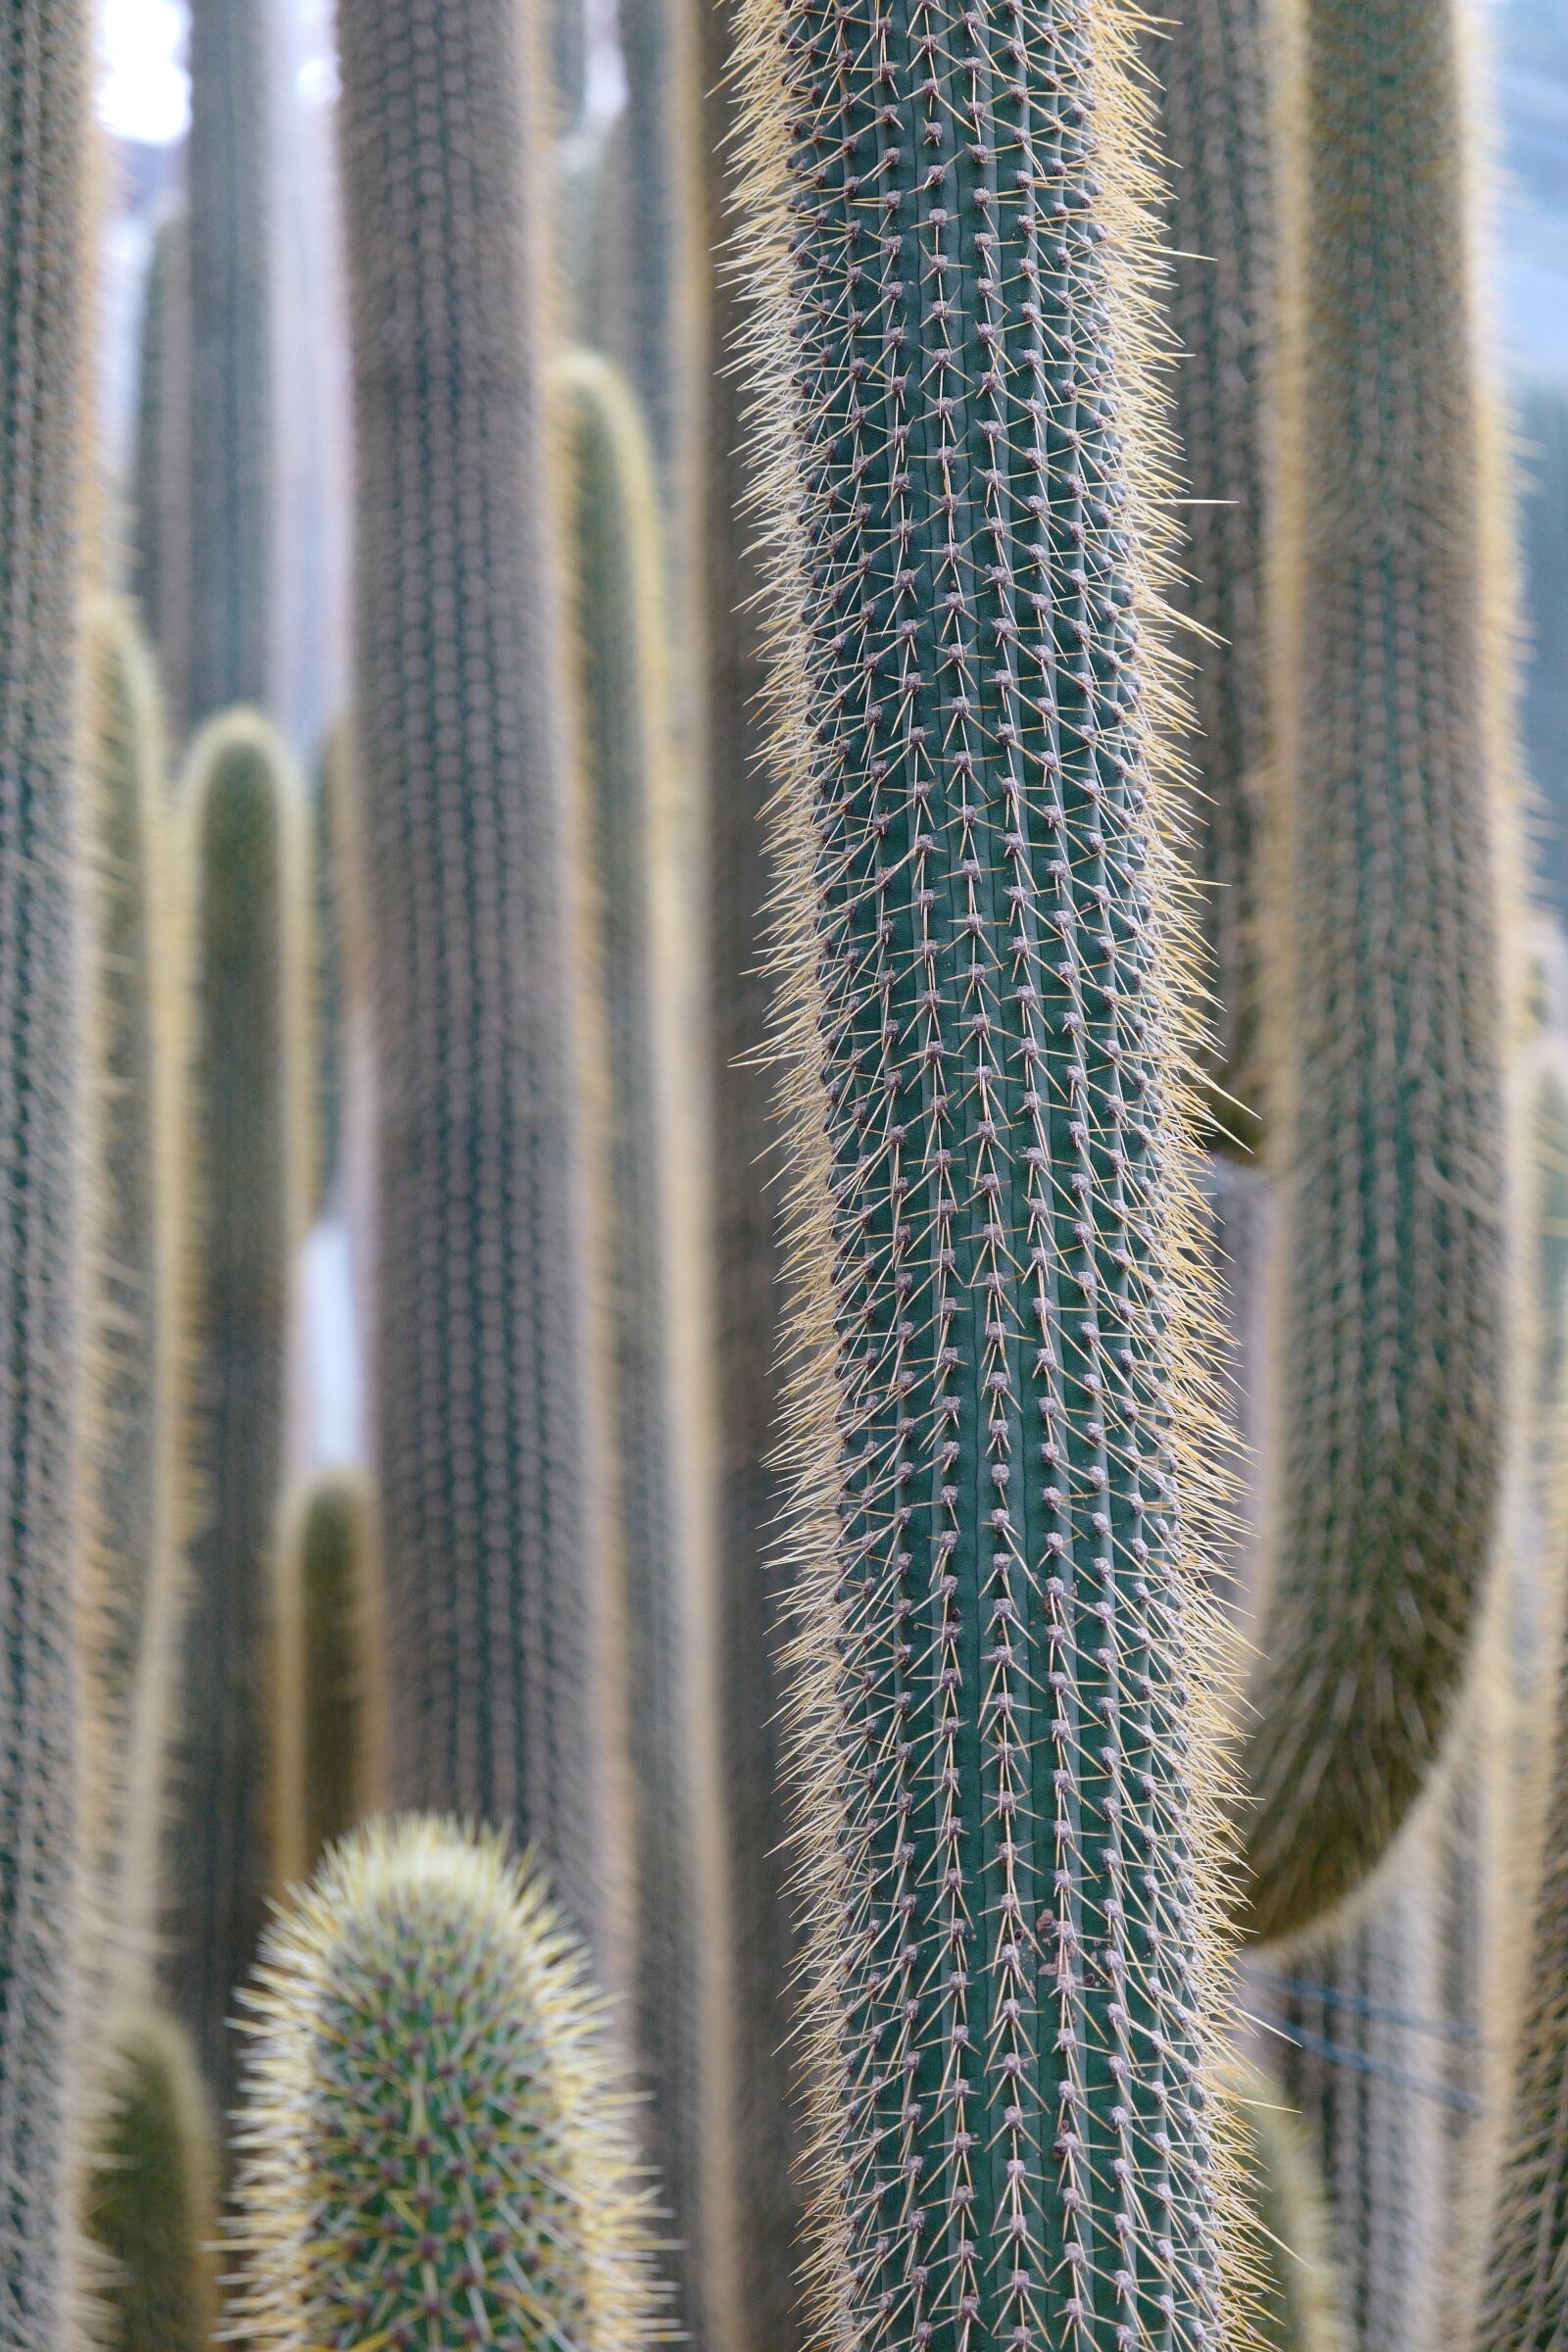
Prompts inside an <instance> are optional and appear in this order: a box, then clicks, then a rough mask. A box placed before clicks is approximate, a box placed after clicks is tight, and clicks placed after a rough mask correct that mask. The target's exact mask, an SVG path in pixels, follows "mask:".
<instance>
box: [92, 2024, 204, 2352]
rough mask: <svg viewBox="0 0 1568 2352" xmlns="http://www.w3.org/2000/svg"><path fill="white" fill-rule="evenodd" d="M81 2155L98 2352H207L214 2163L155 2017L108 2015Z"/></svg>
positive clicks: (186, 2070)
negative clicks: (95, 2110) (86, 2158)
mask: <svg viewBox="0 0 1568 2352" xmlns="http://www.w3.org/2000/svg"><path fill="white" fill-rule="evenodd" d="M106 2045H107V2052H108V2056H107V2062H106V2069H105V2081H104V2084H103V2088H102V2091H101V2093H100V2096H101V2100H102V2111H101V2113H100V2114H99V2116H98V2117H97V2119H96V2124H95V2129H94V2131H93V2135H92V2144H91V2151H90V2174H89V2179H88V2183H87V2199H86V2211H85V2221H86V2228H87V2232H88V2235H89V2237H90V2239H91V2240H92V2243H93V2244H94V2245H95V2246H96V2248H97V2249H98V2254H99V2257H100V2258H101V2259H100V2277H99V2278H98V2280H97V2282H96V2283H97V2292H98V2302H99V2311H100V2317H99V2320H98V2325H97V2330H96V2333H95V2335H94V2339H93V2340H94V2342H95V2343H96V2344H98V2345H100V2346H101V2347H102V2352H207V2347H208V2346H209V2345H210V2344H211V2343H212V2341H213V2338H214V2335H215V2333H216V2330H217V2324H218V2281H217V2275H216V2265H215V2263H214V2260H213V2240H214V2238H215V2236H216V2235H217V2230H218V2164H217V2158H216V2155H215V2152H214V2147H213V2131H212V2123H211V2119H210V2116H209V2112H208V2106H207V2099H206V2094H205V2093H204V2091H203V2089H202V2083H201V2077H200V2074H199V2072H198V2070H197V2066H196V2061H195V2058H194V2056H193V2054H192V2052H191V2047H190V2043H189V2041H188V2040H187V2038H186V2036H185V2035H184V2034H182V2033H181V2031H180V2029H179V2028H178V2027H177V2026H176V2025H174V2024H173V2022H172V2020H171V2019H169V2018H167V2017H164V2016H161V2015H160V2014H159V2013H158V2011H156V2010H143V2009H136V2010H131V2011H128V2012H126V2013H124V2014H123V2015H121V2016H119V2017H117V2018H116V2019H115V2020H114V2021H113V2023H112V2024H111V2025H110V2027H109V2029H108V2032H107V2034H106Z"/></svg>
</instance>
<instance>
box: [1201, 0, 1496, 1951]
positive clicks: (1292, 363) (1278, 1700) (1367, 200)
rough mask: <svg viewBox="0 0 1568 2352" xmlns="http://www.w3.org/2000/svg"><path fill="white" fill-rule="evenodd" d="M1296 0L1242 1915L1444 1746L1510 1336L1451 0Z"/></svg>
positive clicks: (1488, 531)
mask: <svg viewBox="0 0 1568 2352" xmlns="http://www.w3.org/2000/svg"><path fill="white" fill-rule="evenodd" d="M1295 7H1296V10H1297V14H1296V15H1295V17H1293V18H1292V19H1291V20H1290V26H1288V29H1289V31H1290V37H1289V41H1288V42H1287V43H1286V46H1287V47H1292V46H1295V47H1298V48H1299V52H1300V57H1301V61H1302V62H1301V87H1300V90H1299V94H1296V95H1293V96H1292V98H1291V99H1290V100H1289V102H1288V103H1287V105H1286V107H1285V109H1284V112H1285V114H1286V116H1287V117H1288V119H1289V123H1290V124H1291V129H1292V137H1293V141H1294V147H1293V154H1292V158H1291V161H1290V164H1289V168H1288V169H1286V168H1285V167H1282V177H1283V183H1284V186H1285V195H1286V204H1285V229H1284V232H1283V235H1282V250H1281V260H1280V264H1279V268H1280V270H1281V274H1282V280H1283V292H1282V296H1281V305H1282V314H1281V315H1282V319H1283V321H1284V324H1283V326H1282V331H1281V353H1280V362H1279V381H1280V387H1281V391H1280V401H1281V414H1280V425H1279V435H1280V446H1281V451H1282V458H1281V478H1282V483H1283V487H1282V489H1281V493H1280V531H1281V535H1282V543H1281V547H1280V551H1279V556H1278V564H1279V586H1278V623H1279V627H1278V636H1279V644H1278V649H1277V663H1276V678H1275V706H1276V708H1275V716H1274V720H1273V722H1272V724H1273V727H1274V731H1275V749H1276V753H1277V760H1278V768H1279V788H1278V792H1277V796H1276V799H1277V810H1276V811H1275V813H1276V815H1277V821H1278V827H1279V842H1278V849H1277V855H1274V856H1273V857H1272V859H1271V862H1272V864H1273V865H1274V867H1275V868H1276V879H1275V889H1274V895H1273V897H1272V900H1271V904H1270V907H1269V910H1268V924H1267V930H1268V937H1269V940H1270V953H1271V970H1270V974H1269V980H1268V986H1269V991H1270V1002H1271V1005H1272V1007H1273V1013H1272V1030H1273V1034H1272V1039H1271V1043H1270V1046H1269V1054H1270V1061H1271V1076H1270V1087H1271V1093H1270V1114H1269V1115H1270V1149H1271V1151H1273V1150H1275V1149H1276V1148H1277V1152H1278V1158H1277V1170H1278V1174H1279V1178H1280V1182H1281V1188H1282V1196H1281V1205H1280V1213H1279V1220H1278V1232H1279V1236H1280V1256H1279V1263H1278V1266H1277V1269H1276V1276H1275V1281H1276V1292H1275V1295H1276V1296H1277V1298H1278V1299H1279V1301H1280V1304H1279V1309H1278V1313H1277V1316H1276V1331H1277V1335H1278V1348H1279V1369H1278V1377H1277V1379H1276V1382H1275V1392H1276V1402H1277V1409H1278V1423H1277V1429H1276V1430H1275V1432H1274V1433H1273V1434H1272V1436H1271V1438H1270V1440H1269V1442H1268V1444H1267V1445H1266V1446H1265V1449H1264V1458H1265V1461H1266V1462H1267V1463H1268V1464H1269V1468H1270V1474H1271V1478H1272V1481H1273V1488H1274V1491H1273V1493H1272V1495H1271V1496H1270V1499H1269V1504H1268V1510H1267V1525H1266V1527H1265V1530H1264V1537H1263V1544H1264V1551H1265V1555H1266V1566H1267V1570H1268V1576H1267V1587H1268V1589H1269V1599H1268V1605H1267V1609H1266V1613H1265V1616H1264V1620H1263V1627H1262V1633H1261V1639H1260V1647H1261V1651H1262V1658H1263V1663H1262V1664H1261V1666H1260V1668H1259V1670H1258V1673H1257V1675H1256V1677H1255V1688H1254V1690H1253V1692H1252V1694H1251V1695H1252V1704H1251V1707H1250V1727H1251V1728H1250V1735H1249V1738H1248V1740H1247V1743H1246V1752H1245V1755H1244V1757H1243V1779H1244V1783H1245V1786H1246V1787H1247V1789H1248V1790H1249V1792H1250V1804H1249V1807H1248V1809H1247V1819H1246V1829H1245V1838H1246V1891H1245V1908H1246V1913H1247V1918H1248V1925H1249V1927H1250V1930H1251V1932H1252V1933H1254V1934H1255V1935H1256V1936H1260V1937H1264V1938H1270V1937H1278V1936H1287V1935H1291V1936H1294V1935H1297V1934H1299V1932H1301V1931H1303V1930H1305V1929H1307V1928H1308V1927H1309V1926H1310V1925H1311V1923H1312V1922H1313V1921H1314V1920H1316V1919H1319V1918H1321V1917H1323V1916H1325V1915H1326V1914H1327V1913H1328V1912H1329V1911H1330V1910H1331V1909H1332V1908H1333V1906H1334V1905H1336V1904H1337V1903H1339V1902H1340V1901H1342V1900H1343V1899H1345V1898H1346V1897H1348V1895H1349V1894H1350V1893H1351V1892H1352V1891H1353V1890H1354V1889H1355V1887H1357V1886H1358V1885H1359V1884H1360V1883H1361V1881H1362V1880H1364V1878H1365V1877H1366V1875H1367V1873H1368V1872H1369V1871H1370V1870H1371V1868H1372V1867H1373V1865H1374V1864H1375V1863H1376V1862H1377V1860H1378V1859H1379V1857H1380V1855H1381V1854H1382V1853H1383V1851H1384V1850H1385V1848H1386V1847H1387V1845H1388V1843H1389V1841H1390V1839H1391V1838H1392V1837H1393V1836H1394V1834H1395V1832H1396V1831H1397V1828H1398V1827H1399V1825H1400V1823H1401V1822H1402V1821H1403V1820H1404V1818H1405V1816H1406V1814H1407V1813H1408V1811H1409V1808H1410V1806H1411V1804H1412V1803H1413V1801H1414V1799H1415V1797H1416V1796H1417V1794H1418V1793H1419V1791H1420V1790H1421V1789H1422V1787H1423V1786H1424V1784H1425V1782H1426V1780H1427V1778H1428V1775H1429V1773H1430V1770H1431V1768H1432V1765H1433V1762H1434V1759H1435V1758H1436V1757H1437V1755H1438V1754H1439V1752H1440V1750H1441V1748H1442V1745H1443V1742H1444V1740H1445V1737H1446V1733H1447V1730H1448V1728H1449V1724H1450V1720H1451V1717H1452V1714H1453V1710H1454V1705H1455V1701H1456V1697H1457V1693H1458V1691H1459V1689H1460V1685H1461V1682H1462V1678H1463V1673H1464V1669H1465V1664H1466V1660H1467V1658H1468V1656H1469V1654H1470V1650H1471V1647H1472V1633H1473V1629H1474V1625H1475V1623H1476V1620H1477V1616H1478V1611H1479V1607H1480V1603H1481V1598H1482V1595H1483V1593H1484V1592H1485V1589H1486V1585H1487V1580H1488V1570H1489V1567H1490V1564H1491V1561H1492V1558H1493V1556H1494V1554H1495V1549H1496V1545H1497V1531H1498V1529H1499V1526H1500V1524H1501V1515H1502V1489H1503V1481H1504V1474H1505V1468H1506V1463H1505V1449H1506V1445H1507V1432H1508V1427H1509V1413H1508V1394H1509V1377H1510V1372H1511V1370H1512V1367H1513V1365H1514V1363H1515V1355H1516V1351H1515V1349H1514V1348H1513V1345H1512V1335H1511V1333H1510V1330H1509V1314H1508V1304H1509V1292H1510V1274H1511V1269H1510V1267H1509V1264H1508V1247H1507V1231H1508V1218H1509V1214H1510V1201H1511V1196H1512V1191H1513V1168H1512V1159H1513V1152H1512V1138H1511V1135H1510V1128H1509V1117H1508V1110H1507V1106H1506V1104H1505V1102H1504V1099H1503V1086H1502V1074H1501V1064H1502V1051H1503V1040H1504V1032H1505V1027H1506V1006H1505V1002H1504V999H1505V973H1504V968H1503V956H1502V947H1501V940H1502V938H1503V937H1504V935H1505V931H1504V925H1503V922H1502V919H1501V918H1502V914H1503V908H1504V905H1505V892H1506V890H1507V887H1508V883H1509V879H1510V873H1509V858H1510V854H1511V844H1510V841H1509V833H1510V826H1509V813H1510V811H1509V799H1510V794H1511V792H1512V790H1513V786H1514V769H1513V755H1512V746H1511V732H1510V713H1509V710H1508V702H1509V679H1508V675H1507V667H1508V664H1507V657H1506V627H1507V617H1508V616H1507V598H1506V578H1505V574H1506V564H1505V561H1504V557H1505V543H1506V531H1507V501H1506V487H1505V484H1504V483H1503V482H1502V480H1501V462H1500V461H1501V450H1500V443H1499V441H1498V437H1497V436H1496V435H1495V432H1494V431H1493V430H1492V427H1491V421H1490V417H1489V414H1488V410H1487V404H1486V398H1485V388H1484V385H1483V382H1482V368H1481V360H1480V355H1479V351H1478V342H1477V333H1476V328H1475V324H1474V315H1473V303H1472V294H1471V287H1470V278H1469V267H1470V261H1469V257H1470V250H1471V245H1472V237H1471V223H1470V218H1469V195H1468V190H1469V181H1468V176H1467V164H1468V159H1467V147H1468V135H1467V125H1466V123H1465V119H1464V118H1465V104H1464V94H1463V84H1464V82H1465V78H1466V77H1465V75H1464V74H1463V73H1462V72H1461V66H1460V61H1459V58H1458V55H1457V53H1456V46H1455V44H1456V40H1457V37H1458V36H1457V32H1456V25H1455V18H1454V12H1453V10H1452V8H1451V6H1450V4H1449V0H1295ZM1291 26H1293V27H1294V29H1290V27H1291ZM1282 37H1283V36H1282ZM1308 187H1309V189H1310V204H1309V206H1308V203H1307V197H1306V193H1305V191H1306V189H1307V188H1308ZM1371 222H1375V223H1376V233H1375V234H1373V233H1370V231H1369V230H1368V227H1367V224H1368V223H1371ZM1514 927H1515V926H1514V924H1513V922H1512V920H1511V919H1510V921H1509V923H1508V925H1507V926H1506V929H1507V931H1508V932H1510V933H1511V931H1512V930H1513V929H1514ZM1276 1122H1277V1127H1276Z"/></svg>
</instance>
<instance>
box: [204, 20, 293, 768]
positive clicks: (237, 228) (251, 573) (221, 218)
mask: <svg viewBox="0 0 1568 2352" xmlns="http://www.w3.org/2000/svg"><path fill="white" fill-rule="evenodd" d="M269 19H270V10H269V8H268V6H267V0H192V5H191V12H190V100H191V103H190V147H189V158H188V164H187V180H188V185H189V206H188V211H187V221H188V227H187V231H186V237H185V244H186V250H187V251H188V254H189V267H190V408H189V417H188V429H189V443H188V454H187V458H186V463H187V464H188V466H189V468H190V503H189V523H190V557H189V561H190V608H189V620H188V630H189V648H190V670H189V679H188V690H189V709H188V712H187V716H188V718H189V719H190V721H191V722H192V723H193V724H198V723H200V721H201V720H203V719H206V718H210V717H211V716H212V715H213V713H214V712H215V711H224V710H227V709H228V708H229V706H230V705H231V704H235V703H263V702H265V701H266V699H267V690H268V682H269V675H270V665H271V664H270V655H271V632H272V619H273V614H272V597H271V585H272V529H273V492H274V486H275V485H274V481H273V464H272V456H273V452H272V433H273V417H272V318H271V297H272V220H271V201H270V198H271V143H272V65H271V47H270V31H269Z"/></svg>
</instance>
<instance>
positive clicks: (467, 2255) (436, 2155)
mask: <svg viewBox="0 0 1568 2352" xmlns="http://www.w3.org/2000/svg"><path fill="white" fill-rule="evenodd" d="M249 2006H250V2009H251V2012H252V2025H253V2034H254V2038H253V2042H252V2049H251V2055H250V2060H249V2064H248V2068H247V2081H246V2098H245V2104H244V2107H243V2109H242V2111H241V2119H240V2130H239V2139H238V2144H239V2148H240V2152H241V2157H242V2166H241V2174H240V2181H239V2199H238V2203H239V2213H238V2221H237V2225H236V2228H235V2233H234V2234H235V2242H236V2245H237V2248H238V2250H239V2252H240V2254H241V2257H242V2261H243V2266H244V2267H243V2277H242V2283H241V2292H240V2294H239V2296H238V2297H237V2299H236V2305H235V2310H234V2321H235V2331H236V2333H237V2334H238V2335H239V2337H240V2338H241V2340H242V2341H244V2342H245V2343H247V2344H251V2345H254V2346H256V2347H257V2348H258V2352H262V2348H263V2347H267V2346H278V2347H287V2348H288V2352H306V2347H316V2348H318V2352H348V2348H349V2347H351V2346H355V2345H360V2344H364V2343H367V2342H372V2343H390V2344H392V2345H396V2346H405V2347H408V2346H417V2345H426V2344H428V2345H431V2346H434V2345H436V2344H439V2343H442V2342H447V2341H463V2342H473V2343H485V2344H493V2345H495V2346H497V2347H498V2352H539V2348H540V2347H543V2346H550V2347H552V2348H559V2352H639V2348H640V2347H642V2346H645V2345H647V2344H649V2343H652V2342H655V2341H657V2340H658V2339H659V2337H660V2336H661V2335H662V2333H663V2332H664V2329H663V2328H662V2326H661V2324H660V2321H659V2316H658V2315H659V2310H660V2296H659V2293H658V2290H657V2288H656V2285H655V2280H654V2274H653V2266H652V2260H651V2253H650V2247H651V2242H652V2234H653V2233H652V2230H651V2229H650V2226H649V2214H648V2206H649V2194H648V2190H647V2188H646V2186H645V2185H644V2183H643V2180H642V2179H641V2177H640V2176H639V2174H638V2172H637V2169H636V2166H635V2163H634V2160H633V2157H632V2154H631V2144H630V2138H629V2133H628V2129H627V2127H628V2123H629V2120H630V2103H629V2101H628V2100H627V2099H626V2097H625V2095H624V2093H623V2092H622V2090H621V2088H620V2085H619V2082H618V2081H617V2070H616V2067H615V2064H614V2061H613V2056H612V2053H611V2051H610V2049H609V2047H608V2044H607V2042H606V2038H605V2030H604V2023H603V2019H602V2016H601V2013H600V2005H599V2003H598V2000H597V1998H596V1997H595V1995H594V1994H593V1992H592V1990H591V1988H590V1985H589V1983H588V1978H587V1972H586V1969H585V1966H584V1963H583V1960H582V1958H581V1954H580V1950H579V1947H578V1946H577V1944H576V1942H575V1941H574V1939H573V1938H572V1936H570V1934H569V1933H568V1931H567V1930H566V1928H565V1927H564V1923H563V1921H562V1919H561V1917H560V1915H559V1913H558V1912H557V1911H556V1910H555V1908H554V1906H553V1905H552V1904H551V1902H550V1901H549V1899H548V1897H547V1896H546V1894H545V1892H544V1890H543V1887H542V1886H541V1884H540V1882H539V1881H538V1880H537V1879H536V1878H533V1877H531V1876H529V1875H528V1874H527V1873H526V1872H524V1871H523V1870H520V1869H518V1868H517V1867H516V1866H515V1865H514V1864H511V1863H509V1862H508V1861H507V1860H506V1859H505V1855H504V1851H503V1847H502V1845H501V1842H500V1840H499V1839H473V1838H468V1837H466V1836H465V1835H462V1834H460V1833H459V1832H458V1831H457V1830H456V1829H454V1828H453V1827H452V1826H450V1825H447V1824H442V1823H439V1822H436V1821H432V1820H427V1819H421V1818H417V1817H415V1818H412V1819H405V1820H400V1821H396V1822H390V1823H384V1824H383V1823H376V1824H372V1825H371V1826H370V1827H369V1828H368V1829H367V1830H365V1831H363V1832H362V1833H360V1834H359V1835H358V1836H357V1837H354V1838H349V1839H347V1840H346V1841H345V1842H344V1843H343V1844H342V1845H341V1846H339V1847H338V1848H337V1849H336V1850H335V1851H334V1852H333V1853H332V1854H330V1855H329V1856H328V1857H327V1859H326V1861H325V1862H324V1863H323V1864H322V1866H321V1869H320V1871H319V1874H318V1876H317V1879H316V1881H315V1883H314V1885H313V1886H312V1887H310V1888H309V1889H307V1890H306V1891H305V1892H304V1893H303V1894H300V1895H299V1896H297V1897H295V1898H294V1900H293V1901H292V1902H291V1903H290V1905H289V1907H288V1908H287V1909H286V1910H285V1911H284V1912H283V1913H282V1915H281V1916H280V1918H279V1919H278V1921H277V1923H276V1924H275V1926H274V1927H273V1928H272V1930H271V1932H270V1936H269V1938H268V1943H267V1950H266V1956H265V1962H264V1965H263V1968H262V1970H261V1971H260V1974H259V1978H258V1986H257V1989H256V1991H255V1992H254V1993H253V1994H252V1995H251V1996H250V2002H249Z"/></svg>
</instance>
